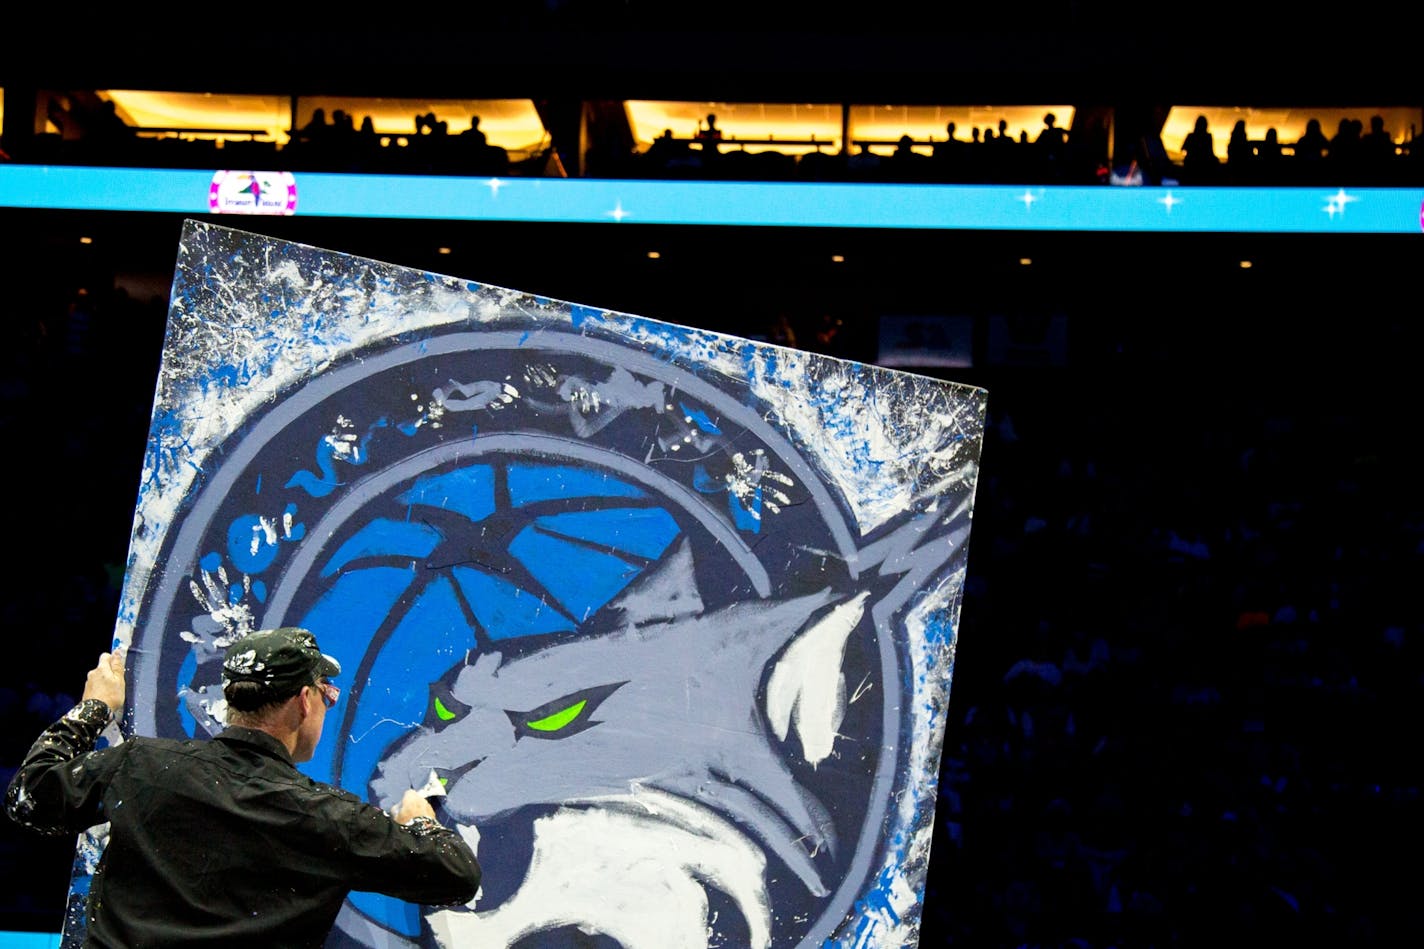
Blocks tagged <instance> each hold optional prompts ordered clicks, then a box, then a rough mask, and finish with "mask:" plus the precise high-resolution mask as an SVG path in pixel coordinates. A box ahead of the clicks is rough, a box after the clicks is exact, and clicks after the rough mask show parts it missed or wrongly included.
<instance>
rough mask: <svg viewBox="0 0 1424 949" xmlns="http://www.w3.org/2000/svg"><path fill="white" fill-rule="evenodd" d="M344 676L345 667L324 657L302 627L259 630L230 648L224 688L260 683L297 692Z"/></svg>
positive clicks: (223, 675) (224, 674) (225, 657)
mask: <svg viewBox="0 0 1424 949" xmlns="http://www.w3.org/2000/svg"><path fill="white" fill-rule="evenodd" d="M340 674H341V664H340V663H339V662H337V661H336V660H335V659H333V658H332V657H331V656H328V655H326V654H324V653H323V652H322V651H321V649H320V648H319V647H318V646H317V644H316V637H315V636H313V635H312V634H311V631H310V630H306V629H302V628H300V627H298V626H281V627H278V628H277V629H259V630H257V631H255V632H251V633H248V634H247V635H246V636H244V637H242V638H241V639H239V640H236V641H235V642H234V643H233V644H232V645H230V646H228V647H227V652H226V653H225V654H224V656H223V674H222V684H223V688H224V689H226V688H227V687H228V685H229V684H230V683H233V682H256V683H259V684H260V685H264V686H267V687H269V688H271V689H273V690H274V691H282V692H286V691H288V690H290V691H293V692H295V691H297V690H298V689H300V688H301V687H302V686H304V685H309V684H311V683H312V682H313V681H315V680H316V679H317V678H318V677H321V676H327V677H330V676H334V675H340Z"/></svg>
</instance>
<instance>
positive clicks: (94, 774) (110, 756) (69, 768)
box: [5, 699, 123, 836]
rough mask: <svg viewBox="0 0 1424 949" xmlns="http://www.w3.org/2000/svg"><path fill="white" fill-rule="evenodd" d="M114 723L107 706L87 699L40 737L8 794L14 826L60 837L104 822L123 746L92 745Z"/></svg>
mask: <svg viewBox="0 0 1424 949" xmlns="http://www.w3.org/2000/svg"><path fill="white" fill-rule="evenodd" d="M111 717H112V713H111V712H110V711H109V707H108V706H107V705H105V704H104V703H103V702H101V701H99V700H98V699H88V700H86V701H83V702H80V703H79V704H78V705H76V706H74V708H72V709H70V710H69V711H68V712H66V713H65V714H64V717H62V718H61V719H60V720H59V721H57V722H55V723H54V724H53V725H51V726H49V727H48V728H46V729H45V730H44V731H43V732H41V733H40V737H39V738H38V739H36V740H35V743H34V744H33V745H31V746H30V750H29V753H28V754H26V755H25V760H24V761H23V762H22V763H21V764H20V768H19V770H18V771H16V772H15V776H14V778H13V779H11V781H10V787H9V788H8V789H7V790H6V792H5V810H6V812H7V813H9V815H10V818H11V819H12V820H14V821H15V823H17V824H19V825H21V826H22V827H26V828H29V829H30V830H33V831H37V832H39V833H41V834H48V835H52V836H58V835H61V834H67V833H78V832H79V831H81V830H84V829H85V828H86V827H92V826H94V825H95V824H98V823H102V822H103V820H104V816H103V813H102V807H103V793H104V787H105V785H106V783H107V780H108V775H109V774H110V773H112V770H113V766H114V765H115V763H116V759H117V758H118V757H119V756H120V754H121V749H122V748H123V746H122V745H118V746H115V747H112V748H106V749H103V750H101V751H95V750H94V745H95V744H96V743H97V742H98V740H99V735H100V733H102V732H103V730H104V728H105V726H107V725H108V724H109V720H110V718H111Z"/></svg>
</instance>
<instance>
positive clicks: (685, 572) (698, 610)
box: [606, 537, 704, 626]
mask: <svg viewBox="0 0 1424 949" xmlns="http://www.w3.org/2000/svg"><path fill="white" fill-rule="evenodd" d="M606 608H607V609H609V610H617V611H618V612H619V613H621V614H622V622H621V623H618V624H617V625H623V626H642V625H643V624H644V623H651V622H659V621H664V622H665V621H667V620H675V619H682V618H683V617H687V616H699V615H701V614H702V613H703V612H704V607H703V605H702V597H701V596H700V595H699V594H698V592H697V571H696V570H695V568H694V564H693V562H692V550H691V548H690V547H689V546H688V542H687V538H686V537H683V538H681V539H680V540H678V542H677V544H676V546H675V547H674V548H673V550H672V552H671V553H669V554H668V555H667V556H666V557H664V558H663V559H662V561H661V562H659V563H658V564H657V565H656V566H654V567H653V569H652V570H650V571H649V572H648V573H646V574H645V575H643V576H642V577H640V578H638V579H637V580H636V581H634V582H633V583H632V584H630V585H629V586H628V588H627V589H626V590H624V591H623V593H622V594H621V595H620V596H619V597H618V598H617V599H616V600H614V601H613V602H612V603H610V604H609V605H608V606H607V607H606Z"/></svg>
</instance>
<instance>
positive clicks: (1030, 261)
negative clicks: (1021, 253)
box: [1019, 257, 1033, 267]
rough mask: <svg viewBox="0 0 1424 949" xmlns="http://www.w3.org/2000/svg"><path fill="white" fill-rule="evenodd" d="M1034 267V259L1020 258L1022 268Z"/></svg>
mask: <svg viewBox="0 0 1424 949" xmlns="http://www.w3.org/2000/svg"><path fill="white" fill-rule="evenodd" d="M1032 265H1033V258H1032V257H1020V258H1019V266H1021V267H1030V266H1032Z"/></svg>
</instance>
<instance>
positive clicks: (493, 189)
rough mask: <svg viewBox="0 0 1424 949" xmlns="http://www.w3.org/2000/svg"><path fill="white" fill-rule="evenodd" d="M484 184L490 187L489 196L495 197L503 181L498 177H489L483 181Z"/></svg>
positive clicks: (502, 185)
mask: <svg viewBox="0 0 1424 949" xmlns="http://www.w3.org/2000/svg"><path fill="white" fill-rule="evenodd" d="M485 186H486V187H487V188H489V189H490V197H491V198H497V197H499V189H500V188H503V187H504V182H503V181H500V180H499V179H498V178H491V179H490V180H489V181H486V182H485Z"/></svg>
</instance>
